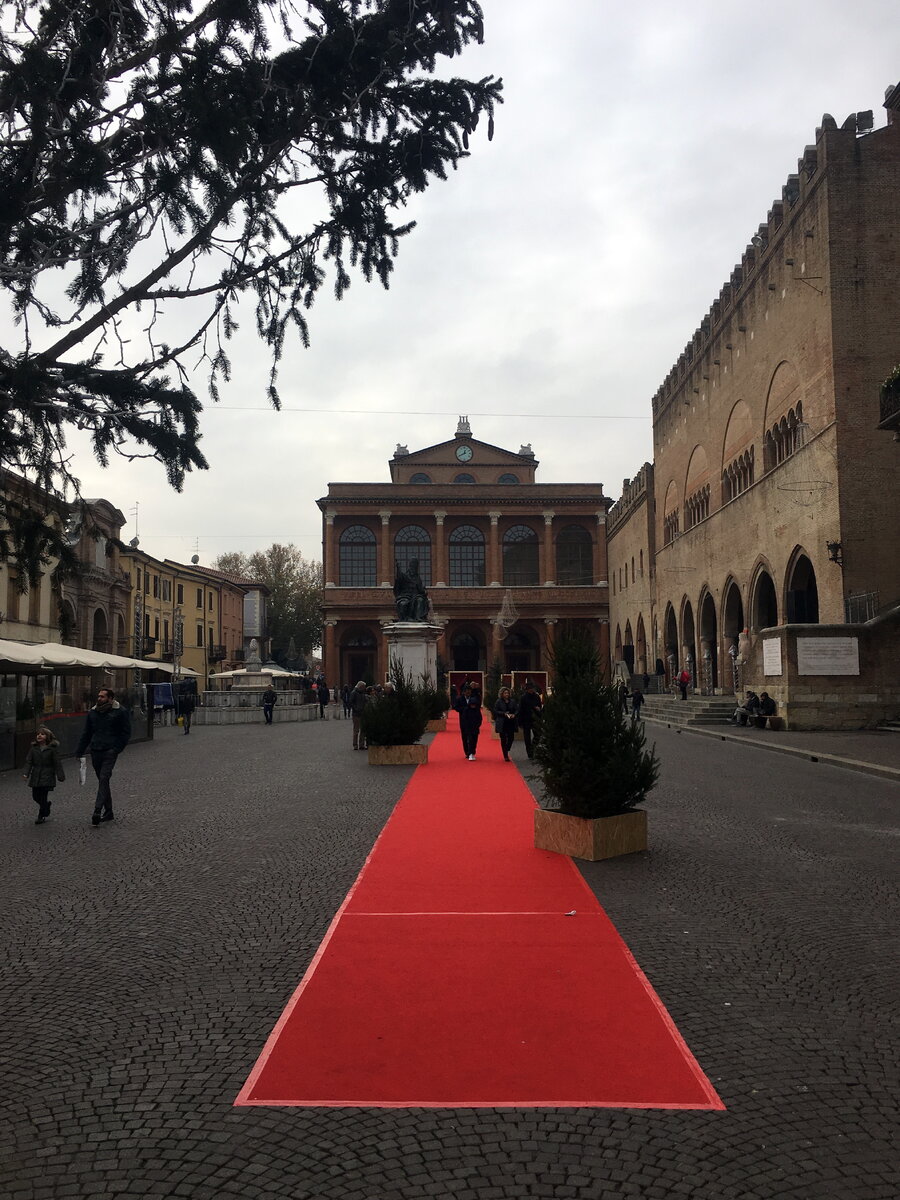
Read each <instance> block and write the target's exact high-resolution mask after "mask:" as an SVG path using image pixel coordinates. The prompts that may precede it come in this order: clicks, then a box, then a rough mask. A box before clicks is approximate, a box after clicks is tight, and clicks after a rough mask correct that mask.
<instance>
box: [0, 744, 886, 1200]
mask: <svg viewBox="0 0 900 1200" xmlns="http://www.w3.org/2000/svg"><path fill="white" fill-rule="evenodd" d="M648 733H649V736H650V738H651V739H654V738H655V741H656V744H657V750H658V753H659V755H660V758H661V761H662V777H661V782H660V784H659V786H658V788H657V789H656V791H655V792H654V793H653V796H652V798H651V801H650V802H649V803H648V806H647V807H648V811H649V817H650V836H651V844H652V850H651V852H650V853H649V854H647V855H636V856H630V857H628V858H622V859H619V860H614V861H611V862H607V863H597V864H585V865H584V874H585V876H586V878H587V880H588V882H589V883H590V885H591V887H592V888H593V889H594V891H595V892H596V894H597V896H598V898H599V899H600V902H601V903H602V904H603V905H604V906H605V907H606V909H607V911H608V912H609V913H610V915H611V917H612V919H613V920H614V921H615V922H616V924H617V926H618V928H619V930H620V932H621V933H622V935H623V936H624V937H625V939H626V941H627V942H628V944H629V946H630V947H631V949H632V951H633V953H634V954H635V956H636V958H637V960H638V962H639V963H640V964H641V966H642V967H643V969H644V970H645V972H646V973H647V974H648V976H649V977H650V980H651V982H652V983H653V985H654V986H655V988H656V989H657V991H658V992H659V994H660V996H661V997H662V1000H663V1002H664V1003H665V1004H666V1005H667V1007H668V1009H669V1011H670V1013H671V1014H672V1017H673V1018H674V1020H675V1022H676V1023H677V1025H678V1027H679V1029H680V1031H681V1032H682V1034H683V1035H684V1037H685V1039H686V1040H687V1042H688V1045H689V1046H690V1047H691V1049H692V1051H693V1052H694V1054H695V1055H696V1056H697V1058H698V1060H699V1062H700V1064H701V1066H702V1067H703V1068H704V1070H705V1071H706V1072H707V1073H708V1075H709V1076H710V1078H711V1079H712V1081H713V1083H714V1085H715V1086H716V1088H717V1089H718V1091H719V1093H720V1095H721V1096H722V1099H723V1100H724V1102H725V1103H726V1105H727V1106H728V1110H727V1111H726V1112H722V1113H703V1112H666V1111H629V1110H609V1109H596V1110H593V1109H575V1110H572V1109H555V1110H554V1109H546V1110H498V1109H489V1110H471V1111H470V1110H434V1111H429V1110H375V1109H345V1110H338V1109H265V1108H243V1109H235V1108H233V1107H232V1102H233V1100H234V1097H235V1095H236V1093H237V1091H238V1089H239V1088H240V1086H241V1084H242V1083H243V1082H244V1080H245V1078H246V1076H247V1074H248V1072H249V1070H250V1068H251V1066H252V1064H253V1063H254V1061H255V1059H256V1057H257V1055H258V1053H259V1051H260V1049H261V1047H262V1045H263V1043H264V1042H265V1039H266V1037H267V1036H268V1034H269V1032H270V1031H271V1029H272V1026H273V1024H274V1022H275V1020H276V1019H277V1017H278V1016H279V1014H280V1013H281V1010H282V1008H283V1006H284V1004H285V1002H286V1001H287V999H288V997H289V996H290V995H291V993H292V991H293V990H294V988H295V986H296V984H297V982H298V980H299V978H300V976H301V974H302V972H303V970H304V968H305V967H306V964H307V962H308V961H309V959H310V957H311V955H312V954H313V953H314V951H315V949H316V947H317V945H318V943H319V941H320V939H321V937H322V935H323V934H324V932H325V930H326V928H327V926H328V924H329V921H330V920H331V917H332V916H333V914H334V912H335V910H336V909H337V907H338V905H339V904H340V902H341V900H342V899H343V896H344V894H345V892H346V890H347V888H348V887H349V885H350V884H351V883H352V882H353V880H354V879H355V877H356V875H357V873H358V871H359V869H360V867H361V865H362V863H363V861H364V859H365V856H366V854H367V853H368V851H369V850H370V848H371V846H372V843H373V841H374V839H375V837H376V836H377V834H378V831H379V830H380V828H381V826H382V825H383V823H384V821H385V819H386V818H387V816H388V814H389V813H390V810H391V808H392V806H393V804H394V803H395V802H396V800H397V799H398V797H399V795H400V794H401V792H402V789H403V787H404V786H405V783H406V781H407V779H408V778H409V775H410V771H409V770H408V769H406V768H382V769H376V768H369V767H368V766H367V763H366V756H365V755H364V754H354V753H353V752H352V751H351V750H350V749H349V744H350V726H349V723H344V722H343V721H340V722H338V721H323V722H310V723H308V724H300V725H282V726H278V725H276V726H273V727H264V726H262V725H259V726H247V727H241V728H237V729H225V728H222V729H220V728H208V729H204V728H200V729H195V730H194V732H193V733H192V734H191V736H190V737H189V738H188V737H184V736H183V735H181V734H180V732H178V731H177V730H174V729H171V730H163V731H161V732H160V734H159V736H158V738H157V740H156V742H155V743H152V744H144V745H136V746H134V747H131V748H130V749H129V750H128V751H127V753H126V754H125V755H123V757H122V759H121V760H120V763H119V767H118V769H117V771H116V775H115V777H114V779H113V789H114V795H115V797H116V811H117V820H116V821H115V822H113V823H111V824H109V825H103V826H100V827H99V828H96V829H94V828H92V827H91V825H90V824H89V820H88V818H89V813H90V809H91V791H90V789H89V788H88V789H85V791H83V792H82V791H81V789H79V787H78V785H77V782H76V783H72V782H67V783H66V784H65V785H63V786H62V787H61V788H59V789H57V795H56V799H55V801H54V809H53V816H52V818H51V820H50V821H49V822H47V824H46V825H43V826H40V827H37V826H35V825H34V824H33V821H34V815H35V814H34V811H32V810H33V809H34V805H33V804H32V801H31V799H30V796H29V793H28V791H27V789H26V787H25V785H24V783H23V781H22V780H21V779H20V778H19V777H18V776H17V775H15V774H7V775H5V776H3V777H0V831H2V843H0V845H2V850H0V864H2V871H3V876H2V877H3V885H2V888H3V895H2V903H3V913H4V917H5V919H4V926H5V930H4V932H5V933H6V934H7V936H6V937H5V938H4V939H3V942H2V950H0V1011H2V1013H3V1019H2V1021H0V1070H2V1075H3V1080H4V1086H3V1088H2V1112H0V1195H2V1196H3V1197H4V1198H5V1200H57V1198H60V1200H62V1198H63V1197H76V1198H78V1200H94V1198H96V1200H101V1198H102V1200H110V1198H115V1197H122V1198H123V1200H124V1198H125V1197H129V1198H133V1197H135V1196H139V1197H151V1196H165V1197H182V1196H183V1197H193V1198H196V1200H217V1198H219V1197H242V1198H250V1200H255V1198H258V1197H262V1198H264V1200H268V1198H272V1200H275V1198H285V1200H429V1198H431V1200H433V1198H435V1197H437V1198H439V1200H443V1198H447V1200H449V1198H451V1197H452V1198H454V1200H495V1198H510V1200H520V1198H521V1200H524V1198H527V1197H540V1198H542V1200H551V1198H552V1200H557V1198H558V1200H563V1198H567V1200H568V1198H572V1200H614V1198H618V1197H646V1198H648V1200H653V1198H659V1200H667V1198H669V1197H688V1198H691V1200H791V1198H795V1197H796V1198H803V1200H824V1198H832V1197H833V1198H836V1200H881V1198H883V1200H889V1198H893V1197H895V1196H896V1195H897V1189H896V1187H895V1186H894V1181H893V1180H892V1178H891V1161H892V1160H891V1157H890V1153H891V1152H890V1148H889V1139H890V1135H891V1133H892V1132H893V1131H894V1130H895V1119H896V1107H895V1103H896V1095H897V1082H898V1080H897V1067H896V1063H897V1060H898V1056H897V1054H896V1037H894V1036H892V1033H893V1032H894V1028H895V1027H894V1026H892V1020H893V1014H894V1012H895V1008H896V997H897V994H898V980H897V973H896V968H895V967H894V966H893V960H894V959H895V957H896V954H895V951H896V944H895V940H894V939H895V931H896V928H897V907H898V906H897V890H898V889H897V878H896V871H895V869H894V866H895V863H896V858H892V857H891V856H892V853H893V852H894V851H895V847H896V844H897V842H896V834H897V828H898V826H897V807H898V800H900V789H898V788H897V785H896V784H895V783H892V782H890V781H887V780H881V779H876V778H870V777H866V776H861V775H855V774H852V773H850V772H847V771H843V770H839V769H836V768H833V767H830V766H826V765H823V764H818V763H810V762H808V761H804V760H795V759H791V758H787V757H783V756H775V755H772V754H768V753H765V752H763V751H762V750H760V749H759V748H756V747H754V746H752V745H750V744H747V745H744V746H741V745H737V746H735V745H734V744H733V743H723V742H720V741H718V740H716V739H711V738H695V737H688V736H679V735H677V734H676V733H675V732H674V731H672V730H668V729H665V728H662V727H659V728H657V729H655V730H654V729H653V728H649V727H648ZM521 752H522V749H521V746H516V747H515V749H514V754H518V755H521ZM478 771H479V767H478V765H477V764H474V765H473V767H472V776H473V781H475V780H477V778H478ZM74 774H76V772H75V771H74V769H72V764H71V762H70V776H71V775H74ZM485 802H486V803H489V802H490V795H489V794H486V795H485ZM894 1161H896V1160H894Z"/></svg>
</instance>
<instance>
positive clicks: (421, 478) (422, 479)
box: [409, 471, 431, 483]
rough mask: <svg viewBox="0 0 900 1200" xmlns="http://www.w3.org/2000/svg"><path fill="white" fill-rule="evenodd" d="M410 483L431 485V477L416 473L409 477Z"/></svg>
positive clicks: (420, 472) (422, 472)
mask: <svg viewBox="0 0 900 1200" xmlns="http://www.w3.org/2000/svg"><path fill="white" fill-rule="evenodd" d="M409 482H410V483H431V476H430V475H426V474H425V472H424V471H416V473H415V475H411V476H410V480H409Z"/></svg>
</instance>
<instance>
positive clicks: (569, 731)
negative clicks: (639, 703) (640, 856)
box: [534, 634, 659, 859]
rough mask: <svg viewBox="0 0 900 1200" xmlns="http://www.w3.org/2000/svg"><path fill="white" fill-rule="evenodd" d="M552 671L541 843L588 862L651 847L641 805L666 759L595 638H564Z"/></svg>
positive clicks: (542, 750) (539, 753)
mask: <svg viewBox="0 0 900 1200" xmlns="http://www.w3.org/2000/svg"><path fill="white" fill-rule="evenodd" d="M553 669H554V675H553V692H552V694H551V695H550V696H549V698H548V699H547V701H546V703H545V704H544V711H543V714H542V719H541V735H540V739H539V740H538V742H537V744H536V745H535V750H534V757H535V761H536V763H537V765H538V772H539V778H540V780H541V783H542V785H543V790H544V796H545V799H546V800H548V801H549V803H550V805H551V807H548V808H541V809H538V810H537V811H536V812H535V845H536V846H538V847H539V848H540V849H545V850H558V851H560V852H561V853H564V854H572V855H574V856H576V857H578V858H588V859H598V858H611V857H613V856H614V855H616V854H629V853H632V852H633V851H634V850H644V849H646V846H647V816H646V813H644V812H643V811H639V810H636V808H635V806H636V805H638V804H640V802H641V801H642V800H643V799H644V798H645V797H646V795H647V793H648V792H649V791H650V790H651V788H652V787H653V786H654V784H655V783H656V781H657V778H658V776H659V762H658V760H657V758H656V756H655V754H654V753H653V751H652V750H647V749H646V739H645V737H644V731H643V728H642V726H641V724H640V722H638V721H631V720H630V719H629V718H628V716H626V714H625V713H623V712H622V709H621V705H620V704H619V702H618V697H617V695H616V691H615V689H614V688H612V687H609V686H607V685H606V684H604V682H603V678H602V676H601V673H600V660H599V656H598V653H597V650H596V647H595V646H594V645H593V643H592V642H591V641H590V639H589V638H588V637H586V636H584V635H579V634H572V635H567V636H564V637H562V638H560V640H559V642H558V643H557V647H556V652H555V654H554V657H553Z"/></svg>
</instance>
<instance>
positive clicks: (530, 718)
mask: <svg viewBox="0 0 900 1200" xmlns="http://www.w3.org/2000/svg"><path fill="white" fill-rule="evenodd" d="M543 708H544V705H543V703H542V701H541V695H540V692H539V691H538V690H537V688H536V687H535V686H534V684H533V683H532V682H531V680H530V679H529V680H528V682H527V683H526V684H525V691H524V692H523V694H522V696H521V698H520V700H519V711H518V714H517V720H518V722H519V728H520V729H521V730H522V738H523V740H524V742H525V753H526V754H527V755H528V757H529V758H534V746H533V742H536V741H537V740H538V738H539V737H540V734H541V712H542V711H543Z"/></svg>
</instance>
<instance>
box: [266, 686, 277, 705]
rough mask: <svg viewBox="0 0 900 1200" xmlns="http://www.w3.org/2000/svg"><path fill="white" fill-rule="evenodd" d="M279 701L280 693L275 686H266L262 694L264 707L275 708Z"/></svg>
mask: <svg viewBox="0 0 900 1200" xmlns="http://www.w3.org/2000/svg"><path fill="white" fill-rule="evenodd" d="M277 703H278V693H277V692H276V691H275V689H274V688H271V687H270V688H266V690H265V691H264V692H263V694H262V704H263V708H274V707H275V705H276V704H277Z"/></svg>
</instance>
